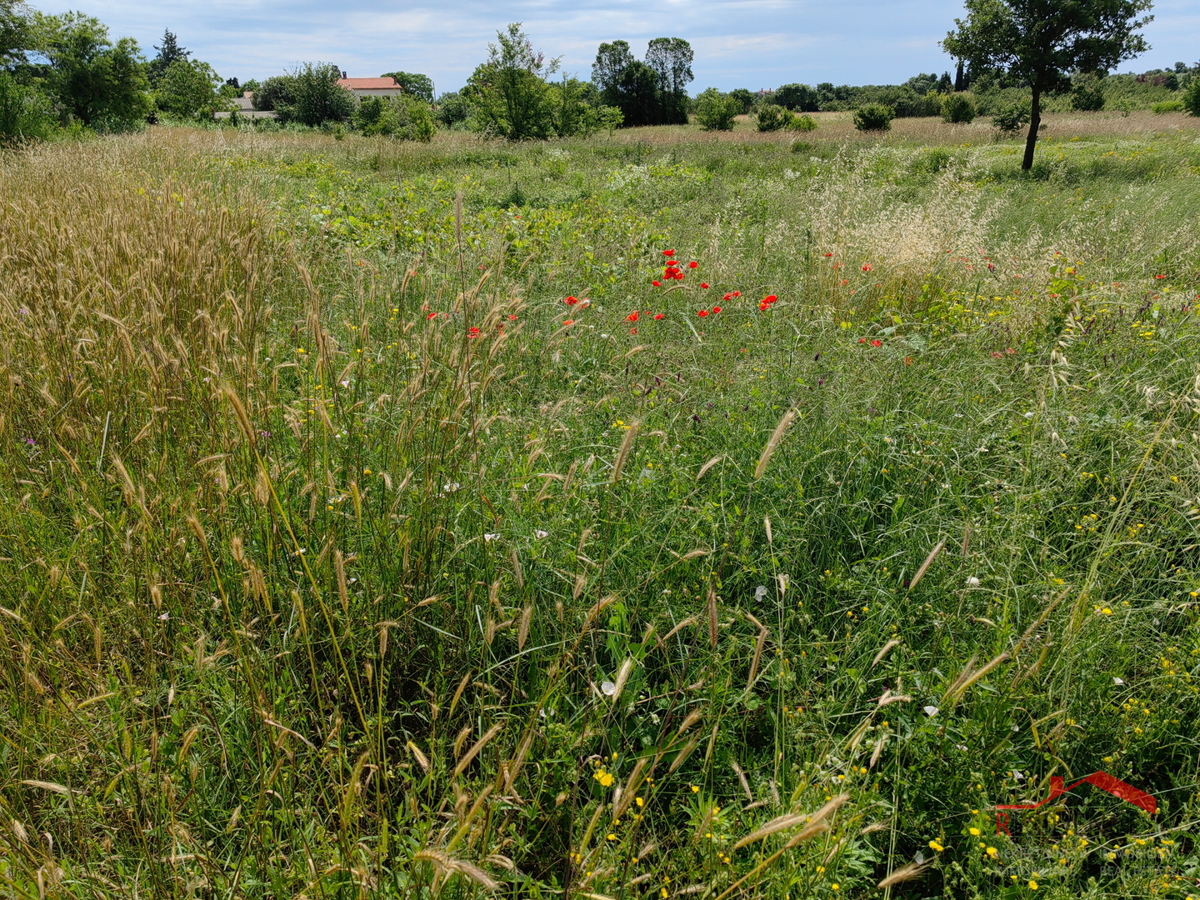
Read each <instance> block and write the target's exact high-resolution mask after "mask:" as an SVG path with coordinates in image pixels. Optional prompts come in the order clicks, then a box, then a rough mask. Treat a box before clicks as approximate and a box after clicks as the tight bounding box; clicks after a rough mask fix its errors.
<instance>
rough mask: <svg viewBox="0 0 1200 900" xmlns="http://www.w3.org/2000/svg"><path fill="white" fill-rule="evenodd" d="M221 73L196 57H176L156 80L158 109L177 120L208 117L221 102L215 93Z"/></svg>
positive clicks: (155, 93) (219, 83)
mask: <svg viewBox="0 0 1200 900" xmlns="http://www.w3.org/2000/svg"><path fill="white" fill-rule="evenodd" d="M220 87H221V76H219V75H218V74H217V73H216V72H214V71H213V68H212V66H210V65H209V64H208V63H206V62H201V61H200V60H198V59H176V60H175V61H174V62H173V63H171V65H169V66H167V71H166V72H164V73H163V75H162V77H161V78H160V79H159V80H158V89H157V90H156V91H155V92H154V95H155V96H154V99H155V102H156V103H157V104H158V108H159V109H161V110H162V111H163V112H165V113H170V114H171V115H173V116H178V117H180V118H181V119H192V118H198V119H211V118H212V117H213V113H214V112H216V111H217V109H218V108H219V107H224V105H225V103H224V102H223V101H222V100H221V99H220V97H219V95H218V89H219V88H220Z"/></svg>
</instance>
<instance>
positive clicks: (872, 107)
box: [854, 103, 896, 131]
mask: <svg viewBox="0 0 1200 900" xmlns="http://www.w3.org/2000/svg"><path fill="white" fill-rule="evenodd" d="M895 117H896V110H894V109H893V108H892V107H890V106H886V105H884V104H882V103H868V104H867V105H866V106H864V107H862V108H860V109H856V110H855V111H854V127H855V128H857V129H858V130H859V131H887V130H888V129H889V128H891V127H892V119H894V118H895Z"/></svg>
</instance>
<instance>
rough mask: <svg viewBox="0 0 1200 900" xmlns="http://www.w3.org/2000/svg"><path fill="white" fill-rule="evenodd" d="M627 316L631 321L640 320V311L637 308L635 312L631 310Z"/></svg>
mask: <svg viewBox="0 0 1200 900" xmlns="http://www.w3.org/2000/svg"><path fill="white" fill-rule="evenodd" d="M625 318H626V319H627V320H628V321H630V322H636V321H637V320H638V311H637V310H636V309H635V310H634V311H633V312H631V313H630V314H629V315H627V316H626V317H625Z"/></svg>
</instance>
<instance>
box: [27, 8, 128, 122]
mask: <svg viewBox="0 0 1200 900" xmlns="http://www.w3.org/2000/svg"><path fill="white" fill-rule="evenodd" d="M35 27H36V29H37V31H38V33H39V34H40V35H41V38H40V40H41V42H42V44H43V47H42V48H41V49H42V52H43V53H45V55H46V58H47V59H48V60H49V63H50V67H49V72H48V73H47V77H46V87H47V88H48V89H49V91H50V94H51V96H52V97H53V98H54V99H55V100H56V101H57V104H58V107H59V109H60V111H61V114H62V115H63V116H64V117H73V118H75V119H77V120H78V121H80V122H82V123H83V124H84V125H87V126H90V127H100V128H104V129H107V130H125V129H128V128H132V127H134V126H136V125H137V124H138V123H140V122H141V121H143V120H144V119H145V117H146V115H147V114H148V113H149V112H150V108H151V101H150V95H149V94H148V93H147V89H148V88H149V84H148V83H147V81H146V75H145V63H144V61H143V58H142V53H141V50H140V49H139V47H138V44H137V41H135V40H134V39H133V38H121V39H120V40H118V41H117V42H116V43H115V44H114V43H112V42H111V41H110V40H109V37H108V28H107V27H105V26H104V25H103V24H101V22H100V21H99V20H98V19H94V18H92V17H91V16H85V15H83V14H81V13H66V14H65V15H62V16H44V15H41V14H38V15H37V16H36V17H35Z"/></svg>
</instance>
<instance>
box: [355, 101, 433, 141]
mask: <svg viewBox="0 0 1200 900" xmlns="http://www.w3.org/2000/svg"><path fill="white" fill-rule="evenodd" d="M354 127H355V128H358V129H360V130H361V131H362V133H363V134H365V135H368V136H374V135H383V136H386V137H393V138H397V139H398V140H402V141H421V142H428V141H431V140H433V135H434V133H435V132H436V131H437V128H436V127H435V126H434V124H433V113H432V112H430V109H429V104H427V103H425V102H424V101H421V100H418V99H416V98H415V97H409V96H407V95H405V96H400V97H368V98H367V99H366V100H363V102H362V103H360V104H359V105H358V109H356V110H355V111H354Z"/></svg>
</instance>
